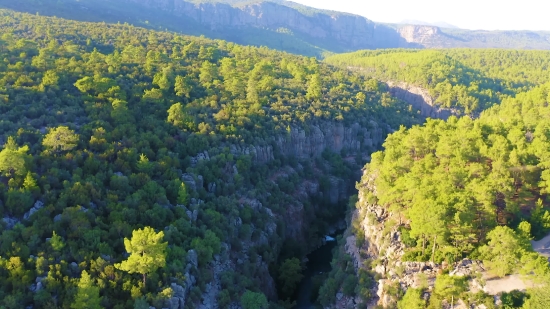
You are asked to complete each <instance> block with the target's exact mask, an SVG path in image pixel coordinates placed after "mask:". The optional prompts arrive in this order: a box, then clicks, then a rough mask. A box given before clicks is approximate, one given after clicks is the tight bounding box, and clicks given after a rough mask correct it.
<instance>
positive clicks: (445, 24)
mask: <svg viewBox="0 0 550 309" xmlns="http://www.w3.org/2000/svg"><path fill="white" fill-rule="evenodd" d="M398 24H399V25H416V26H435V27H439V28H448V29H460V27H457V26H455V25H451V24H449V23H448V22H444V21H436V22H433V23H430V22H425V21H421V20H415V19H405V20H402V21H401V22H399V23H398Z"/></svg>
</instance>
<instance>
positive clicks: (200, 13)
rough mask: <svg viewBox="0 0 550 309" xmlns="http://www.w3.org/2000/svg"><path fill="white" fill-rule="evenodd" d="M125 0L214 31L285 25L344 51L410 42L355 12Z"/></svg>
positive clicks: (274, 5) (278, 4) (267, 3)
mask: <svg viewBox="0 0 550 309" xmlns="http://www.w3.org/2000/svg"><path fill="white" fill-rule="evenodd" d="M124 1H126V2H129V3H133V4H138V5H143V6H145V7H147V8H153V9H161V10H163V11H166V12H168V13H169V14H175V15H177V16H181V17H182V18H191V19H193V20H194V21H195V22H198V23H200V24H201V25H204V26H207V27H208V28H209V29H210V30H213V31H227V30H228V28H233V29H240V30H243V29H246V28H250V27H252V28H259V29H271V30H275V31H276V30H278V29H281V28H284V29H289V30H291V31H292V32H294V33H295V34H301V35H305V36H307V37H309V38H310V39H317V40H321V41H325V42H332V43H336V44H339V45H341V46H342V49H343V50H357V49H367V48H380V47H407V46H409V45H410V44H409V43H411V42H407V41H405V40H404V39H403V38H402V37H401V36H400V35H399V33H398V32H396V31H395V30H393V29H391V28H390V27H388V26H385V25H381V24H377V23H374V22H372V21H370V20H368V19H366V18H364V17H361V16H358V15H351V14H343V13H337V12H324V11H323V12H316V13H314V14H304V13H302V12H301V11H299V10H297V9H296V8H294V7H290V6H288V5H285V3H284V1H278V2H272V1H261V2H256V3H252V4H248V5H242V6H238V7H235V6H232V5H229V4H225V3H191V2H186V1H183V0H124ZM412 43H414V42H412Z"/></svg>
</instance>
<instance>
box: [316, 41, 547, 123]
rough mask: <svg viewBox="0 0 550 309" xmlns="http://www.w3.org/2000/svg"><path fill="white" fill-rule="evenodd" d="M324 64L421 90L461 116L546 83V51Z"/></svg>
mask: <svg viewBox="0 0 550 309" xmlns="http://www.w3.org/2000/svg"><path fill="white" fill-rule="evenodd" d="M325 61H326V62H327V63H330V64H334V65H338V66H346V67H350V66H351V67H354V69H355V70H357V71H360V72H361V73H363V74H365V75H367V76H371V77H375V78H379V79H381V80H385V81H393V82H405V83H408V84H411V85H417V86H421V87H423V88H426V89H427V90H428V91H429V92H430V94H431V96H432V97H434V98H435V103H436V104H437V105H440V106H442V107H447V108H457V109H459V110H461V111H463V112H464V113H466V114H477V113H479V112H481V111H483V110H484V109H486V108H488V107H491V106H493V105H494V104H497V103H500V102H501V101H502V100H503V99H505V98H508V97H510V96H514V95H515V94H517V93H520V92H524V91H527V90H529V89H531V88H533V87H534V86H537V85H541V84H543V83H546V82H550V77H549V76H548V74H547V71H548V68H549V67H550V52H547V51H515V50H498V49H481V50H480V49H443V50H403V49H393V50H379V51H358V52H354V53H350V54H341V55H335V56H331V57H328V58H327V59H326V60H325Z"/></svg>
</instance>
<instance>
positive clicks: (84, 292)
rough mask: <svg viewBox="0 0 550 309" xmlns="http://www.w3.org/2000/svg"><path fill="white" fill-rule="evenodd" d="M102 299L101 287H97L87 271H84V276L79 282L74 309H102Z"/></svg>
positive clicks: (72, 305)
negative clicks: (100, 295)
mask: <svg viewBox="0 0 550 309" xmlns="http://www.w3.org/2000/svg"><path fill="white" fill-rule="evenodd" d="M100 303H101V297H99V287H97V286H95V284H94V280H93V279H92V278H91V277H90V275H89V274H88V272H87V271H85V270H84V271H82V276H81V278H80V280H79V281H78V291H77V292H76V296H75V299H74V302H73V303H72V304H71V308H72V309H101V308H103V307H102V306H101V304H100Z"/></svg>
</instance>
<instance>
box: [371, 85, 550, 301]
mask: <svg viewBox="0 0 550 309" xmlns="http://www.w3.org/2000/svg"><path fill="white" fill-rule="evenodd" d="M549 94H550V84H544V85H541V86H539V87H536V88H534V89H533V90H531V91H529V92H525V93H521V94H518V95H517V96H516V97H515V98H507V99H503V101H502V104H501V105H500V106H495V107H492V108H490V109H488V110H486V111H484V112H483V113H482V114H481V116H480V117H479V119H475V120H472V119H471V118H469V117H463V118H460V119H459V118H456V117H454V116H453V117H451V118H450V119H449V120H448V121H442V120H431V119H429V120H428V121H427V122H426V124H425V125H423V126H414V127H412V128H410V129H405V128H404V127H403V128H401V129H400V130H399V131H398V132H395V133H393V134H391V135H390V136H389V137H388V138H387V139H386V142H385V143H384V147H385V150H384V151H383V152H377V153H374V154H373V155H372V161H371V163H369V164H367V165H366V173H365V175H364V177H363V180H362V183H363V184H364V186H365V187H366V188H376V190H375V191H370V190H366V189H360V194H361V195H362V196H363V198H364V199H365V201H368V203H374V204H378V205H380V206H382V207H385V208H386V209H387V210H388V211H391V212H393V213H394V214H395V215H397V216H398V217H399V218H400V219H399V225H400V228H399V230H400V231H402V235H403V241H404V242H405V244H406V245H407V247H408V249H406V253H405V255H404V256H403V259H405V260H413V261H428V260H432V261H435V262H436V263H441V262H442V261H446V262H448V263H454V262H456V261H460V260H461V259H463V258H466V257H470V258H473V259H481V260H483V262H484V265H485V266H486V267H487V269H488V271H490V272H491V273H493V274H495V275H497V276H500V277H504V276H505V275H508V274H515V273H521V274H523V275H525V276H527V277H526V278H527V280H529V281H531V282H534V283H536V284H535V285H534V287H535V288H533V289H532V290H528V291H527V298H526V300H525V304H523V303H524V298H523V297H520V296H521V295H505V296H506V301H507V304H508V305H507V306H509V307H506V308H519V307H521V306H522V305H523V306H524V307H523V308H531V307H533V308H542V307H537V306H542V305H541V304H543V303H545V301H546V299H547V297H548V295H547V294H548V293H543V292H542V291H546V290H547V287H548V286H550V268H549V264H548V260H547V259H546V258H545V257H543V256H541V255H539V254H538V253H536V252H534V251H533V248H532V246H531V243H530V240H531V239H533V236H535V237H536V238H540V237H543V236H545V235H546V234H547V233H548V232H549V231H550V230H549V228H548V227H549V226H550V221H549V219H548V218H550V215H549V210H548V201H549V199H548V193H549V192H550V190H549V189H550V186H549V184H550V183H549V182H548V179H549V176H550V155H549V152H548V149H550V126H549V122H548V119H550V107H549V104H548V99H549ZM362 187H363V186H361V188H362ZM457 280H459V281H460V280H462V281H460V282H459V281H457ZM464 280H465V278H464V277H457V276H448V275H445V274H441V275H439V276H438V277H437V280H436V283H435V288H434V291H433V293H432V296H431V298H430V302H429V305H428V308H441V304H442V303H443V302H447V303H450V302H452V301H453V300H455V301H456V300H457V299H459V298H462V299H469V298H470V297H472V295H466V294H464V293H466V292H467V289H468V287H467V284H466V281H464ZM539 287H546V288H545V289H546V290H545V289H539ZM418 293H419V292H418V291H416V290H412V291H411V292H407V294H406V296H405V298H403V299H402V300H401V301H400V302H399V306H400V307H403V306H407V307H411V308H412V307H414V306H417V307H418V306H419V305H418V304H417V303H418V301H419V294H418ZM480 300H481V299H480ZM491 303H492V301H491ZM513 304H517V305H513ZM546 304H547V303H546Z"/></svg>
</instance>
